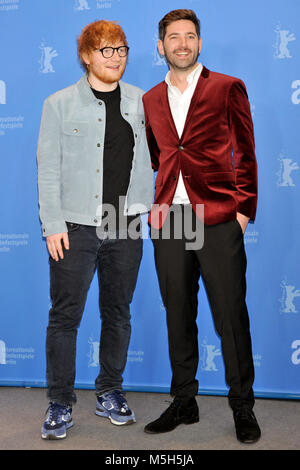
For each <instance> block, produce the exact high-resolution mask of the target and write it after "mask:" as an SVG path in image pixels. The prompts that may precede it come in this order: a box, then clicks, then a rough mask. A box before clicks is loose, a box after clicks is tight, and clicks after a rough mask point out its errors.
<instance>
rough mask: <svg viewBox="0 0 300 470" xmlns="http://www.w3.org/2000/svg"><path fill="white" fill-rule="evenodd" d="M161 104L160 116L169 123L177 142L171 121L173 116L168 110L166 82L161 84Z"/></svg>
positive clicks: (175, 130) (177, 137)
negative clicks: (164, 117)
mask: <svg viewBox="0 0 300 470" xmlns="http://www.w3.org/2000/svg"><path fill="white" fill-rule="evenodd" d="M161 103H162V115H164V114H165V115H166V117H167V120H168V121H169V125H170V127H171V129H172V132H173V134H174V135H175V137H176V139H177V140H179V136H178V133H177V129H176V126H175V123H174V120H173V116H172V113H171V109H170V103H169V97H168V85H167V84H166V82H163V89H162V94H161Z"/></svg>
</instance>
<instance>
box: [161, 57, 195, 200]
mask: <svg viewBox="0 0 300 470" xmlns="http://www.w3.org/2000/svg"><path fill="white" fill-rule="evenodd" d="M202 68H203V66H202V64H200V63H199V65H198V67H196V68H195V69H194V70H193V71H192V72H191V73H190V74H189V75H188V77H187V82H188V86H187V88H186V89H185V90H184V92H183V93H181V91H180V90H179V89H178V88H177V87H176V86H174V85H172V84H171V81H170V72H168V73H167V75H166V78H165V82H166V83H167V85H168V98H169V104H170V109H171V113H172V117H173V121H174V123H175V126H176V130H177V133H178V136H179V138H180V137H181V134H182V132H183V128H184V124H185V120H186V116H187V113H188V110H189V107H190V103H191V99H192V96H193V94H194V91H195V88H196V85H197V82H198V79H199V77H200V74H201V72H202ZM173 204H190V200H189V197H188V194H187V192H186V189H185V186H184V182H183V179H182V174H181V171H180V173H179V179H178V184H177V188H176V191H175V194H174V198H173Z"/></svg>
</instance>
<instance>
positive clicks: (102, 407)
mask: <svg viewBox="0 0 300 470" xmlns="http://www.w3.org/2000/svg"><path fill="white" fill-rule="evenodd" d="M95 413H96V415H97V416H103V417H104V418H109V419H110V421H111V422H112V424H117V425H118V426H120V425H122V424H132V423H135V422H136V419H135V415H134V413H133V411H131V410H130V409H129V407H128V405H127V401H126V399H125V397H124V395H123V394H122V392H120V390H113V391H112V392H107V393H104V394H103V395H98V396H97V406H96V411H95Z"/></svg>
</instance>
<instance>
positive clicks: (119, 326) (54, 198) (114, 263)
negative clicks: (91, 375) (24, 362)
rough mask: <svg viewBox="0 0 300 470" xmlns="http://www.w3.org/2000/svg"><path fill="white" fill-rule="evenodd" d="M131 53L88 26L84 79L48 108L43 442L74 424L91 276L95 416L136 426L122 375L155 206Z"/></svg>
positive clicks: (42, 184) (42, 170) (109, 26)
mask: <svg viewBox="0 0 300 470" xmlns="http://www.w3.org/2000/svg"><path fill="white" fill-rule="evenodd" d="M128 50H129V47H128V44H127V41H126V37H125V34H124V32H123V30H122V28H121V27H120V26H119V25H118V24H116V23H114V22H111V21H96V22H94V23H91V24H89V25H88V26H86V27H85V28H84V29H83V31H82V33H81V35H80V37H79V39H78V54H79V58H80V61H81V63H82V65H83V66H84V68H85V70H86V73H85V74H84V76H83V77H82V78H81V79H80V80H79V82H77V83H76V84H74V85H72V86H70V87H68V88H65V89H63V90H61V91H59V92H57V93H55V94H53V95H51V96H50V97H49V98H47V99H46V101H45V103H44V108H43V114H42V121H41V128H40V135H39V142H38V185H39V204H40V218H41V221H42V231H43V236H44V237H46V240H47V247H48V250H49V253H50V258H49V259H50V291H51V300H52V308H51V309H50V312H49V324H48V328H47V340H46V354H47V382H48V397H49V398H50V404H49V409H48V415H47V418H46V420H45V422H44V423H43V426H42V438H44V439H61V438H64V437H66V430H67V429H68V428H69V427H70V426H72V425H73V421H72V404H73V403H75V402H76V395H75V393H74V382H75V359H76V336H77V330H78V327H79V324H80V321H81V317H82V314H83V310H84V306H85V302H86V298H87V294H88V290H89V286H90V284H91V281H92V279H93V276H94V273H95V271H96V270H97V274H98V280H99V290H100V295H99V307H100V314H101V337H100V348H99V364H100V373H99V375H98V377H97V378H96V381H95V384H96V395H97V402H96V414H97V415H98V416H102V417H106V418H109V419H110V420H111V422H112V423H113V424H116V425H124V424H130V423H133V422H135V415H134V412H133V411H132V410H130V408H129V407H128V405H127V402H126V398H125V396H124V392H123V390H122V380H123V379H122V374H123V371H124V368H125V365H126V359H127V351H128V345H129V340H130V332H131V325H130V303H131V300H132V296H133V293H134V289H135V285H136V280H137V275H138V270H139V265H140V261H141V257H142V239H141V221H140V214H141V213H145V212H148V211H149V209H150V206H151V201H152V195H153V171H152V168H151V163H150V156H149V152H148V147H147V141H146V135H145V125H144V113H143V104H142V95H143V92H142V90H140V89H139V88H137V87H134V86H132V85H129V84H127V83H124V82H123V81H121V77H122V75H123V73H124V71H125V67H126V64H127V57H128Z"/></svg>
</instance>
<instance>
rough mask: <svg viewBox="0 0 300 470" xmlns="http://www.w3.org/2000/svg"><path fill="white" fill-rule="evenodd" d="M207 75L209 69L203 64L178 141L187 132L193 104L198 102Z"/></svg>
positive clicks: (193, 107)
mask: <svg viewBox="0 0 300 470" xmlns="http://www.w3.org/2000/svg"><path fill="white" fill-rule="evenodd" d="M208 77H209V70H208V69H207V68H206V67H204V66H203V69H202V72H201V74H200V77H199V79H198V83H197V86H196V88H195V91H194V94H193V96H192V99H191V103H190V107H189V110H188V113H187V117H186V120H185V124H184V128H183V131H182V135H181V139H180V141H182V140H183V139H184V136H185V134H186V132H187V129H188V127H189V122H190V120H191V119H192V117H193V112H194V109H195V106H196V105H197V103H198V102H199V100H200V97H201V95H202V93H203V91H204V84H205V80H206V79H207V78H208Z"/></svg>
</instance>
